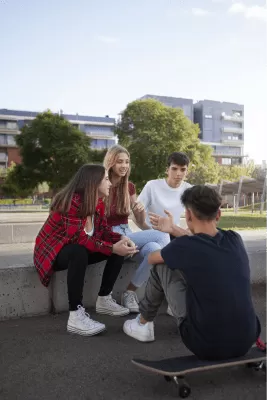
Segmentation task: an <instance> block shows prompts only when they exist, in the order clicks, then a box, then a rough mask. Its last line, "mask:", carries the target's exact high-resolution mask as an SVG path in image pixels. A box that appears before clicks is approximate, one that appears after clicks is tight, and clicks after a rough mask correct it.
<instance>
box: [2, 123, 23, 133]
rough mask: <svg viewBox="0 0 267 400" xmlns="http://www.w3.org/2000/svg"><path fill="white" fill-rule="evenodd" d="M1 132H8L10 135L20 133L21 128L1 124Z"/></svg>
mask: <svg viewBox="0 0 267 400" xmlns="http://www.w3.org/2000/svg"><path fill="white" fill-rule="evenodd" d="M0 133H6V134H8V135H18V134H19V129H18V128H16V129H10V128H7V127H4V126H3V125H0Z"/></svg>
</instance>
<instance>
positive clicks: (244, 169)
mask: <svg viewBox="0 0 267 400" xmlns="http://www.w3.org/2000/svg"><path fill="white" fill-rule="evenodd" d="M254 171H255V165H254V162H253V161H250V162H249V163H247V164H245V165H229V166H228V165H220V166H219V177H218V181H219V182H221V181H222V180H225V181H230V182H237V181H239V179H240V178H241V177H242V176H247V177H253V174H254Z"/></svg>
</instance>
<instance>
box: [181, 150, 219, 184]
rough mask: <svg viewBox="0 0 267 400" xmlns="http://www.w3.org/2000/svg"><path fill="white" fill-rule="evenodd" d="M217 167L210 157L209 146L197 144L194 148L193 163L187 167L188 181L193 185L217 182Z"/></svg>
mask: <svg viewBox="0 0 267 400" xmlns="http://www.w3.org/2000/svg"><path fill="white" fill-rule="evenodd" d="M218 173H219V165H218V164H217V163H216V162H215V160H214V158H213V156H212V148H211V147H210V146H207V145H204V144H199V145H198V146H196V148H195V152H194V155H193V163H192V164H191V165H190V167H189V172H188V181H189V182H190V183H192V184H194V185H198V184H205V183H217V182H218V179H219V178H218Z"/></svg>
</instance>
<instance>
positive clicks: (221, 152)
mask: <svg viewBox="0 0 267 400" xmlns="http://www.w3.org/2000/svg"><path fill="white" fill-rule="evenodd" d="M212 155H213V156H214V157H229V158H232V157H234V158H236V157H245V156H244V155H242V154H239V153H238V152H236V153H235V152H233V153H228V152H227V151H226V150H216V151H214V152H213V153H212Z"/></svg>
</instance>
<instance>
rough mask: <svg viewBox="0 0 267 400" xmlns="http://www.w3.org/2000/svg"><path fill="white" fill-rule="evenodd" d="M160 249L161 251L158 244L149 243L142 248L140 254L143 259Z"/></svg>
mask: <svg viewBox="0 0 267 400" xmlns="http://www.w3.org/2000/svg"><path fill="white" fill-rule="evenodd" d="M160 249H161V246H160V245H159V243H157V242H150V243H147V244H146V245H145V246H143V247H142V249H141V252H140V253H141V255H142V256H143V257H145V256H147V255H148V254H150V253H153V251H157V250H160Z"/></svg>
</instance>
